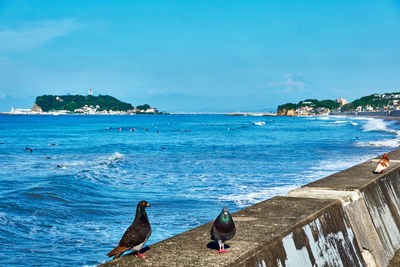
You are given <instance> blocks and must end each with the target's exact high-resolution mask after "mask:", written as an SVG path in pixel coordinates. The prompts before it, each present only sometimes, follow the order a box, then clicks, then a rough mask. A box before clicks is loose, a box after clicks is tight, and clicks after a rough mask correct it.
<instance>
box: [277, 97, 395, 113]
mask: <svg viewBox="0 0 400 267" xmlns="http://www.w3.org/2000/svg"><path fill="white" fill-rule="evenodd" d="M341 100H343V99H338V100H337V101H334V100H329V99H328V100H322V101H319V100H317V99H306V100H303V101H300V102H298V103H297V104H295V103H286V104H283V105H279V106H278V109H277V114H278V115H287V114H291V115H296V114H297V112H296V110H300V111H301V110H302V109H303V110H304V109H305V108H306V109H305V110H306V112H305V113H308V114H321V112H322V113H323V112H327V111H328V110H329V111H335V112H336V111H339V112H349V111H379V110H399V109H400V92H394V93H384V94H372V95H367V96H363V97H361V98H359V99H356V100H354V101H353V102H350V103H346V104H344V103H343V104H344V105H341ZM307 108H308V109H307Z"/></svg>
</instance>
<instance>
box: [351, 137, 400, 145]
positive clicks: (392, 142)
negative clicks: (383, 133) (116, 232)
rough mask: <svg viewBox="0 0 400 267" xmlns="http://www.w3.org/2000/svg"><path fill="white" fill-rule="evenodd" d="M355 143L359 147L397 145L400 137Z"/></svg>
mask: <svg viewBox="0 0 400 267" xmlns="http://www.w3.org/2000/svg"><path fill="white" fill-rule="evenodd" d="M355 145H356V146H359V147H399V146H400V139H397V138H395V139H386V140H378V141H368V142H356V143H355Z"/></svg>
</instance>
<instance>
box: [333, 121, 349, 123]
mask: <svg viewBox="0 0 400 267" xmlns="http://www.w3.org/2000/svg"><path fill="white" fill-rule="evenodd" d="M348 122H349V121H334V122H333V123H336V124H341V123H348Z"/></svg>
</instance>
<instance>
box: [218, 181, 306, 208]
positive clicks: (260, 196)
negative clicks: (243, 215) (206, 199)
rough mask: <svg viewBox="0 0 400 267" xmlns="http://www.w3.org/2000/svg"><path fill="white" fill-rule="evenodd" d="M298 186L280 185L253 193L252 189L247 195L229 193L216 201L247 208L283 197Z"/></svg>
mask: <svg viewBox="0 0 400 267" xmlns="http://www.w3.org/2000/svg"><path fill="white" fill-rule="evenodd" d="M299 186H300V184H291V185H282V186H274V187H269V188H265V189H263V190H259V191H255V192H254V189H251V190H250V189H249V191H251V192H248V193H231V194H229V195H224V196H221V197H219V198H218V199H219V200H221V201H233V202H235V204H236V205H237V206H238V207H247V206H249V205H252V204H255V203H258V202H260V201H263V200H265V199H268V198H271V197H274V196H278V195H280V196H284V195H286V194H287V193H288V192H289V191H290V190H293V189H295V188H298V187H299Z"/></svg>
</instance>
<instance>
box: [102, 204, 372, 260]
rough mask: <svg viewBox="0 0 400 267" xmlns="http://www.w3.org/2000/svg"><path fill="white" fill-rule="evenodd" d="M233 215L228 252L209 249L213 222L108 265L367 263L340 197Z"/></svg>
mask: <svg viewBox="0 0 400 267" xmlns="http://www.w3.org/2000/svg"><path fill="white" fill-rule="evenodd" d="M233 216H234V220H235V224H236V227H237V233H236V236H235V237H234V238H233V239H232V240H230V241H228V242H227V244H228V245H229V246H230V248H229V252H228V253H226V254H224V255H216V250H215V249H212V248H208V247H207V245H208V246H210V245H214V246H215V244H213V243H211V244H209V243H210V241H211V240H210V229H211V222H210V223H207V224H204V225H202V226H200V227H197V228H194V229H192V230H190V231H187V232H185V233H182V234H180V235H177V236H174V237H172V238H169V239H166V240H164V241H161V242H158V243H156V244H154V245H151V246H150V250H149V251H147V252H146V253H147V255H148V256H149V258H147V259H139V258H136V257H134V256H133V255H127V256H124V257H121V258H119V259H116V260H113V261H111V262H108V263H105V264H103V265H102V266H121V267H122V266H238V265H239V266H268V267H269V266H274V267H275V266H301V265H298V263H300V262H301V263H304V264H309V266H365V263H364V261H363V259H362V256H361V252H360V250H359V249H358V244H357V242H356V240H355V239H354V235H353V233H352V230H351V228H350V224H349V222H348V220H347V218H346V216H345V214H344V211H343V209H342V206H341V203H340V201H337V200H314V199H307V198H286V197H274V198H272V199H269V200H267V201H263V202H261V203H258V204H256V205H253V206H251V207H248V208H246V209H243V210H240V211H238V212H236V213H234V214H233ZM340 263H341V264H340ZM314 264H315V265H314ZM305 266H307V265H305Z"/></svg>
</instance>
